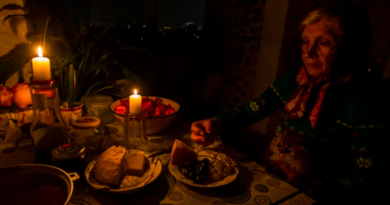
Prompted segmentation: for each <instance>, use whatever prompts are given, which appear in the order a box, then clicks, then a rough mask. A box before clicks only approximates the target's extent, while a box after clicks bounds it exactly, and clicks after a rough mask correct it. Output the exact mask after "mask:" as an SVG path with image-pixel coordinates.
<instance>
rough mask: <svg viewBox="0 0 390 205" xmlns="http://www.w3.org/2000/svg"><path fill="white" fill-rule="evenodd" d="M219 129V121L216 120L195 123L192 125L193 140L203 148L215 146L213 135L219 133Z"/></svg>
mask: <svg viewBox="0 0 390 205" xmlns="http://www.w3.org/2000/svg"><path fill="white" fill-rule="evenodd" d="M219 127H220V124H219V121H218V120H216V119H205V120H201V121H196V122H193V123H192V125H191V132H192V133H191V140H192V141H194V142H196V143H198V144H201V145H203V146H208V145H210V144H213V143H214V137H213V135H217V134H218V133H219Z"/></svg>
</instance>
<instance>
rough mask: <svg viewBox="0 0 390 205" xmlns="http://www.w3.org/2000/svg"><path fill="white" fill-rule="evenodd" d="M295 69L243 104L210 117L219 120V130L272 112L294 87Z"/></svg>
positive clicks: (277, 108) (247, 123)
mask: <svg viewBox="0 0 390 205" xmlns="http://www.w3.org/2000/svg"><path fill="white" fill-rule="evenodd" d="M295 75H296V72H295V71H290V72H288V73H287V74H286V75H284V76H283V77H282V78H279V79H278V80H276V81H275V82H274V83H273V84H272V85H271V86H270V87H268V88H267V90H265V91H264V92H263V93H262V94H261V95H260V96H259V97H257V98H255V99H253V100H251V101H249V102H247V103H245V104H244V105H242V106H240V107H237V108H233V109H230V110H228V111H225V112H223V113H221V114H219V115H217V116H215V117H213V118H212V119H216V120H218V121H219V122H220V125H221V130H222V131H227V130H229V131H230V130H232V129H240V128H243V127H246V126H249V125H251V124H253V123H255V122H257V121H260V120H262V119H263V118H265V117H267V116H269V115H271V114H273V113H274V112H276V111H277V110H279V109H280V108H282V107H283V105H284V104H285V103H286V101H287V99H288V97H289V96H290V95H291V93H292V92H293V91H294V89H295V88H296V86H297V84H296V81H295Z"/></svg>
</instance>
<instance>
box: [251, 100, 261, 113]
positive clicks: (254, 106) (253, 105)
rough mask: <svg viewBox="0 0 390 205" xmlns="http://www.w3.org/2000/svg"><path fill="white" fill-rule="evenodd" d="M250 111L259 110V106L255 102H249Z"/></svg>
mask: <svg viewBox="0 0 390 205" xmlns="http://www.w3.org/2000/svg"><path fill="white" fill-rule="evenodd" d="M249 106H250V107H251V109H252V111H254V112H255V111H258V110H259V105H258V104H257V103H256V102H253V101H252V102H250V105H249Z"/></svg>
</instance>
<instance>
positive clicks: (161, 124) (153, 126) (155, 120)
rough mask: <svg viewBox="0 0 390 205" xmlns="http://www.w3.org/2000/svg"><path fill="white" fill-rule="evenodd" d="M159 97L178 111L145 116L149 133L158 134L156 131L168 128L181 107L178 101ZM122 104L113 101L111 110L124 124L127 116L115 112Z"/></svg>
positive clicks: (151, 97) (118, 101) (152, 98)
mask: <svg viewBox="0 0 390 205" xmlns="http://www.w3.org/2000/svg"><path fill="white" fill-rule="evenodd" d="M149 98H150V99H151V100H154V98H156V96H149ZM158 98H161V99H162V103H164V104H165V105H168V104H171V106H172V107H173V108H175V110H176V112H174V113H172V114H169V115H163V116H158V117H148V118H145V127H146V133H147V134H148V135H151V134H156V133H159V132H162V131H163V130H165V129H167V128H168V127H169V126H170V125H171V124H172V122H173V121H174V120H175V118H176V113H177V112H178V111H179V109H180V105H179V103H177V102H175V101H173V100H170V99H168V98H162V97H158ZM120 104H121V103H120V100H117V101H115V102H113V103H112V104H111V110H112V112H113V113H114V116H115V119H116V120H117V121H118V122H120V123H121V124H122V125H123V123H124V120H125V118H124V117H125V116H124V115H123V114H120V113H117V112H115V107H116V106H118V105H120Z"/></svg>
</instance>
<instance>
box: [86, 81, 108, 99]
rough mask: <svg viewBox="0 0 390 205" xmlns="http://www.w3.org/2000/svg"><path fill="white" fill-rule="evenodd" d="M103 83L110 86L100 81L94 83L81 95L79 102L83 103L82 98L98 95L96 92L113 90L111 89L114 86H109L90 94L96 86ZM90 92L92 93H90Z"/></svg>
mask: <svg viewBox="0 0 390 205" xmlns="http://www.w3.org/2000/svg"><path fill="white" fill-rule="evenodd" d="M103 83H106V84H111V82H108V81H101V82H96V83H94V84H93V85H92V86H90V87H89V88H88V90H87V92H85V94H84V95H83V97H82V98H81V100H80V101H83V100H84V98H87V97H88V96H90V95H94V94H96V93H98V92H100V91H103V90H106V89H110V88H113V87H114V86H112V85H110V86H106V87H103V88H100V89H98V90H96V91H94V92H92V90H93V89H95V88H96V87H97V86H98V85H100V84H103ZM91 92H92V93H91ZM90 93H91V94H90Z"/></svg>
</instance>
